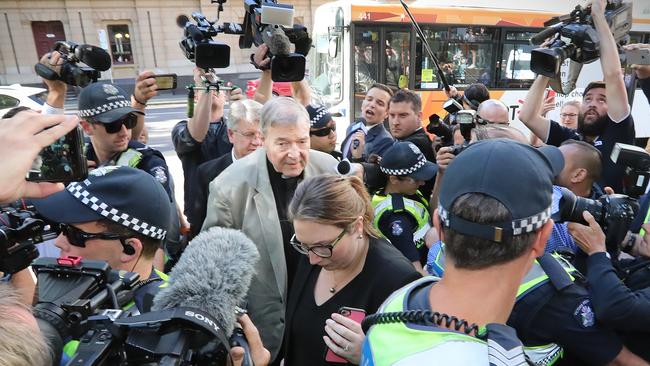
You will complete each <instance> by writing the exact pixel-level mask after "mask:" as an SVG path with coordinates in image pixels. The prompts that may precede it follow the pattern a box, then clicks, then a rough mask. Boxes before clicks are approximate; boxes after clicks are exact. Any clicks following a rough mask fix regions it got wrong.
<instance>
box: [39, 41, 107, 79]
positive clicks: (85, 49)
mask: <svg viewBox="0 0 650 366" xmlns="http://www.w3.org/2000/svg"><path fill="white" fill-rule="evenodd" d="M53 50H54V51H57V52H59V53H60V54H61V57H62V58H63V60H64V62H63V64H62V65H61V69H60V71H59V72H58V73H57V72H56V71H54V70H52V69H51V68H49V67H47V66H46V65H43V64H42V63H40V62H39V63H37V64H36V65H35V66H34V69H35V71H36V73H37V74H38V75H39V76H40V77H42V78H43V79H46V80H61V81H63V82H64V83H66V84H68V85H73V86H80V87H82V88H83V87H86V86H87V85H88V84H90V83H94V82H96V81H97V79H99V78H100V76H101V73H100V71H106V70H108V69H110V68H111V56H110V55H109V54H108V52H106V50H104V49H103V48H100V47H97V46H91V45H88V44H77V43H75V42H72V41H59V42H56V43H55V44H54V49H53ZM79 62H83V63H84V64H86V65H88V66H79V65H78V63H79Z"/></svg>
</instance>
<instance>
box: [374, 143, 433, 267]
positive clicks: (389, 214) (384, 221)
mask: <svg viewBox="0 0 650 366" xmlns="http://www.w3.org/2000/svg"><path fill="white" fill-rule="evenodd" d="M379 169H380V170H381V171H382V172H383V173H384V174H386V175H387V176H388V179H387V181H386V186H385V187H384V188H383V189H381V190H380V191H379V192H377V193H376V194H375V195H374V196H373V197H372V206H373V208H374V210H375V219H374V221H373V225H374V226H375V227H376V228H377V229H379V231H380V232H381V233H382V235H384V236H385V237H386V238H387V239H388V240H390V242H391V243H392V244H393V245H394V246H395V247H396V248H397V249H399V251H400V252H402V254H404V256H405V257H406V258H408V259H409V260H410V261H411V262H412V263H413V265H414V266H415V268H416V269H417V270H419V271H420V272H424V271H423V269H422V265H423V264H424V263H426V255H427V252H428V248H427V246H426V245H425V242H424V237H425V235H426V233H427V232H428V231H429V230H430V229H431V215H430V213H429V203H428V200H427V199H426V198H425V197H424V196H422V194H421V193H420V191H419V190H418V188H419V187H421V186H422V185H424V183H425V182H426V181H429V180H431V178H433V176H434V175H435V174H436V171H437V166H436V165H435V164H433V163H432V162H430V161H428V160H427V159H426V158H425V157H424V154H422V152H420V149H418V147H417V146H415V144H413V143H412V142H396V143H395V144H394V145H393V146H392V147H391V148H389V149H388V150H386V154H385V155H384V158H383V159H382V160H381V162H380V163H379Z"/></svg>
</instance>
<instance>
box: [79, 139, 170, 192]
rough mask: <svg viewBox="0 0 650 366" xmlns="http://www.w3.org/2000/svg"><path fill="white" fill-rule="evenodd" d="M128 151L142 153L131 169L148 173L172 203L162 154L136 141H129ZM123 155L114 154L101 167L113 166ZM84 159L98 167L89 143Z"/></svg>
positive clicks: (167, 170) (165, 164) (168, 179)
mask: <svg viewBox="0 0 650 366" xmlns="http://www.w3.org/2000/svg"><path fill="white" fill-rule="evenodd" d="M128 149H133V150H136V151H138V152H140V153H142V159H141V160H140V162H139V163H138V164H137V166H134V167H132V168H137V169H140V170H143V171H145V172H147V173H149V175H151V176H152V177H154V178H155V179H156V180H157V181H158V182H159V183H160V184H162V186H163V188H165V192H167V195H168V196H169V200H170V202H172V201H173V194H174V193H173V190H172V188H171V179H170V176H169V169H168V168H167V163H166V162H165V159H164V158H163V155H162V153H161V152H160V151H158V150H155V149H152V148H151V147H149V146H147V145H144V144H143V143H141V142H138V141H129V145H128V147H127V150H128ZM127 150H125V151H127ZM123 153H124V151H123V152H121V153H119V154H116V155H115V156H113V157H112V158H111V159H110V160H111V162H110V163H108V164H107V163H104V164H103V165H112V164H115V163H116V162H117V161H118V160H119V159H120V156H121V155H122V154H123ZM86 159H88V160H89V161H94V162H95V163H97V166H99V161H98V159H97V155H96V154H95V149H94V148H93V146H92V143H91V142H89V143H88V145H87V148H86Z"/></svg>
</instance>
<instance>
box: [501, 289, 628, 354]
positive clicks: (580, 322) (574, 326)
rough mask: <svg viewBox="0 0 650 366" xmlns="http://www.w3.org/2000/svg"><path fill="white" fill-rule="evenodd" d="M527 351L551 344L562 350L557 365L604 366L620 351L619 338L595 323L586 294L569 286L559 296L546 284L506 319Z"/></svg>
mask: <svg viewBox="0 0 650 366" xmlns="http://www.w3.org/2000/svg"><path fill="white" fill-rule="evenodd" d="M508 325H509V326H511V327H513V328H515V329H517V336H518V337H519V339H521V340H522V342H523V343H524V344H525V345H526V347H531V346H538V345H546V344H549V343H551V342H553V343H557V344H559V345H560V346H561V347H563V348H564V352H565V357H564V358H563V359H561V360H560V363H559V365H605V364H607V363H609V362H611V361H612V360H614V359H615V358H616V356H617V355H618V354H619V353H620V352H621V349H622V348H623V343H622V341H621V340H620V338H619V337H618V336H617V335H616V334H615V333H614V332H612V331H609V330H606V329H603V328H602V327H601V326H599V325H598V324H597V323H596V316H595V314H594V311H593V306H592V304H591V300H590V299H589V294H588V293H587V290H586V289H584V287H579V286H570V287H569V288H567V289H565V290H563V291H562V292H558V291H557V290H556V289H555V287H553V285H552V284H551V283H546V284H544V285H542V286H540V287H538V288H536V289H535V291H532V292H530V293H528V294H527V295H525V296H524V297H523V298H522V299H520V300H518V301H517V303H516V304H515V307H514V309H513V311H512V313H511V315H510V318H509V319H508Z"/></svg>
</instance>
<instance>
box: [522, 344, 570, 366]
mask: <svg viewBox="0 0 650 366" xmlns="http://www.w3.org/2000/svg"><path fill="white" fill-rule="evenodd" d="M524 352H525V353H526V356H528V358H530V360H531V361H532V362H533V364H535V366H551V365H553V364H555V363H556V362H557V361H558V360H559V359H561V358H562V357H563V356H564V349H563V348H562V347H560V346H559V345H557V344H555V343H550V344H545V345H543V346H534V347H524Z"/></svg>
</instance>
